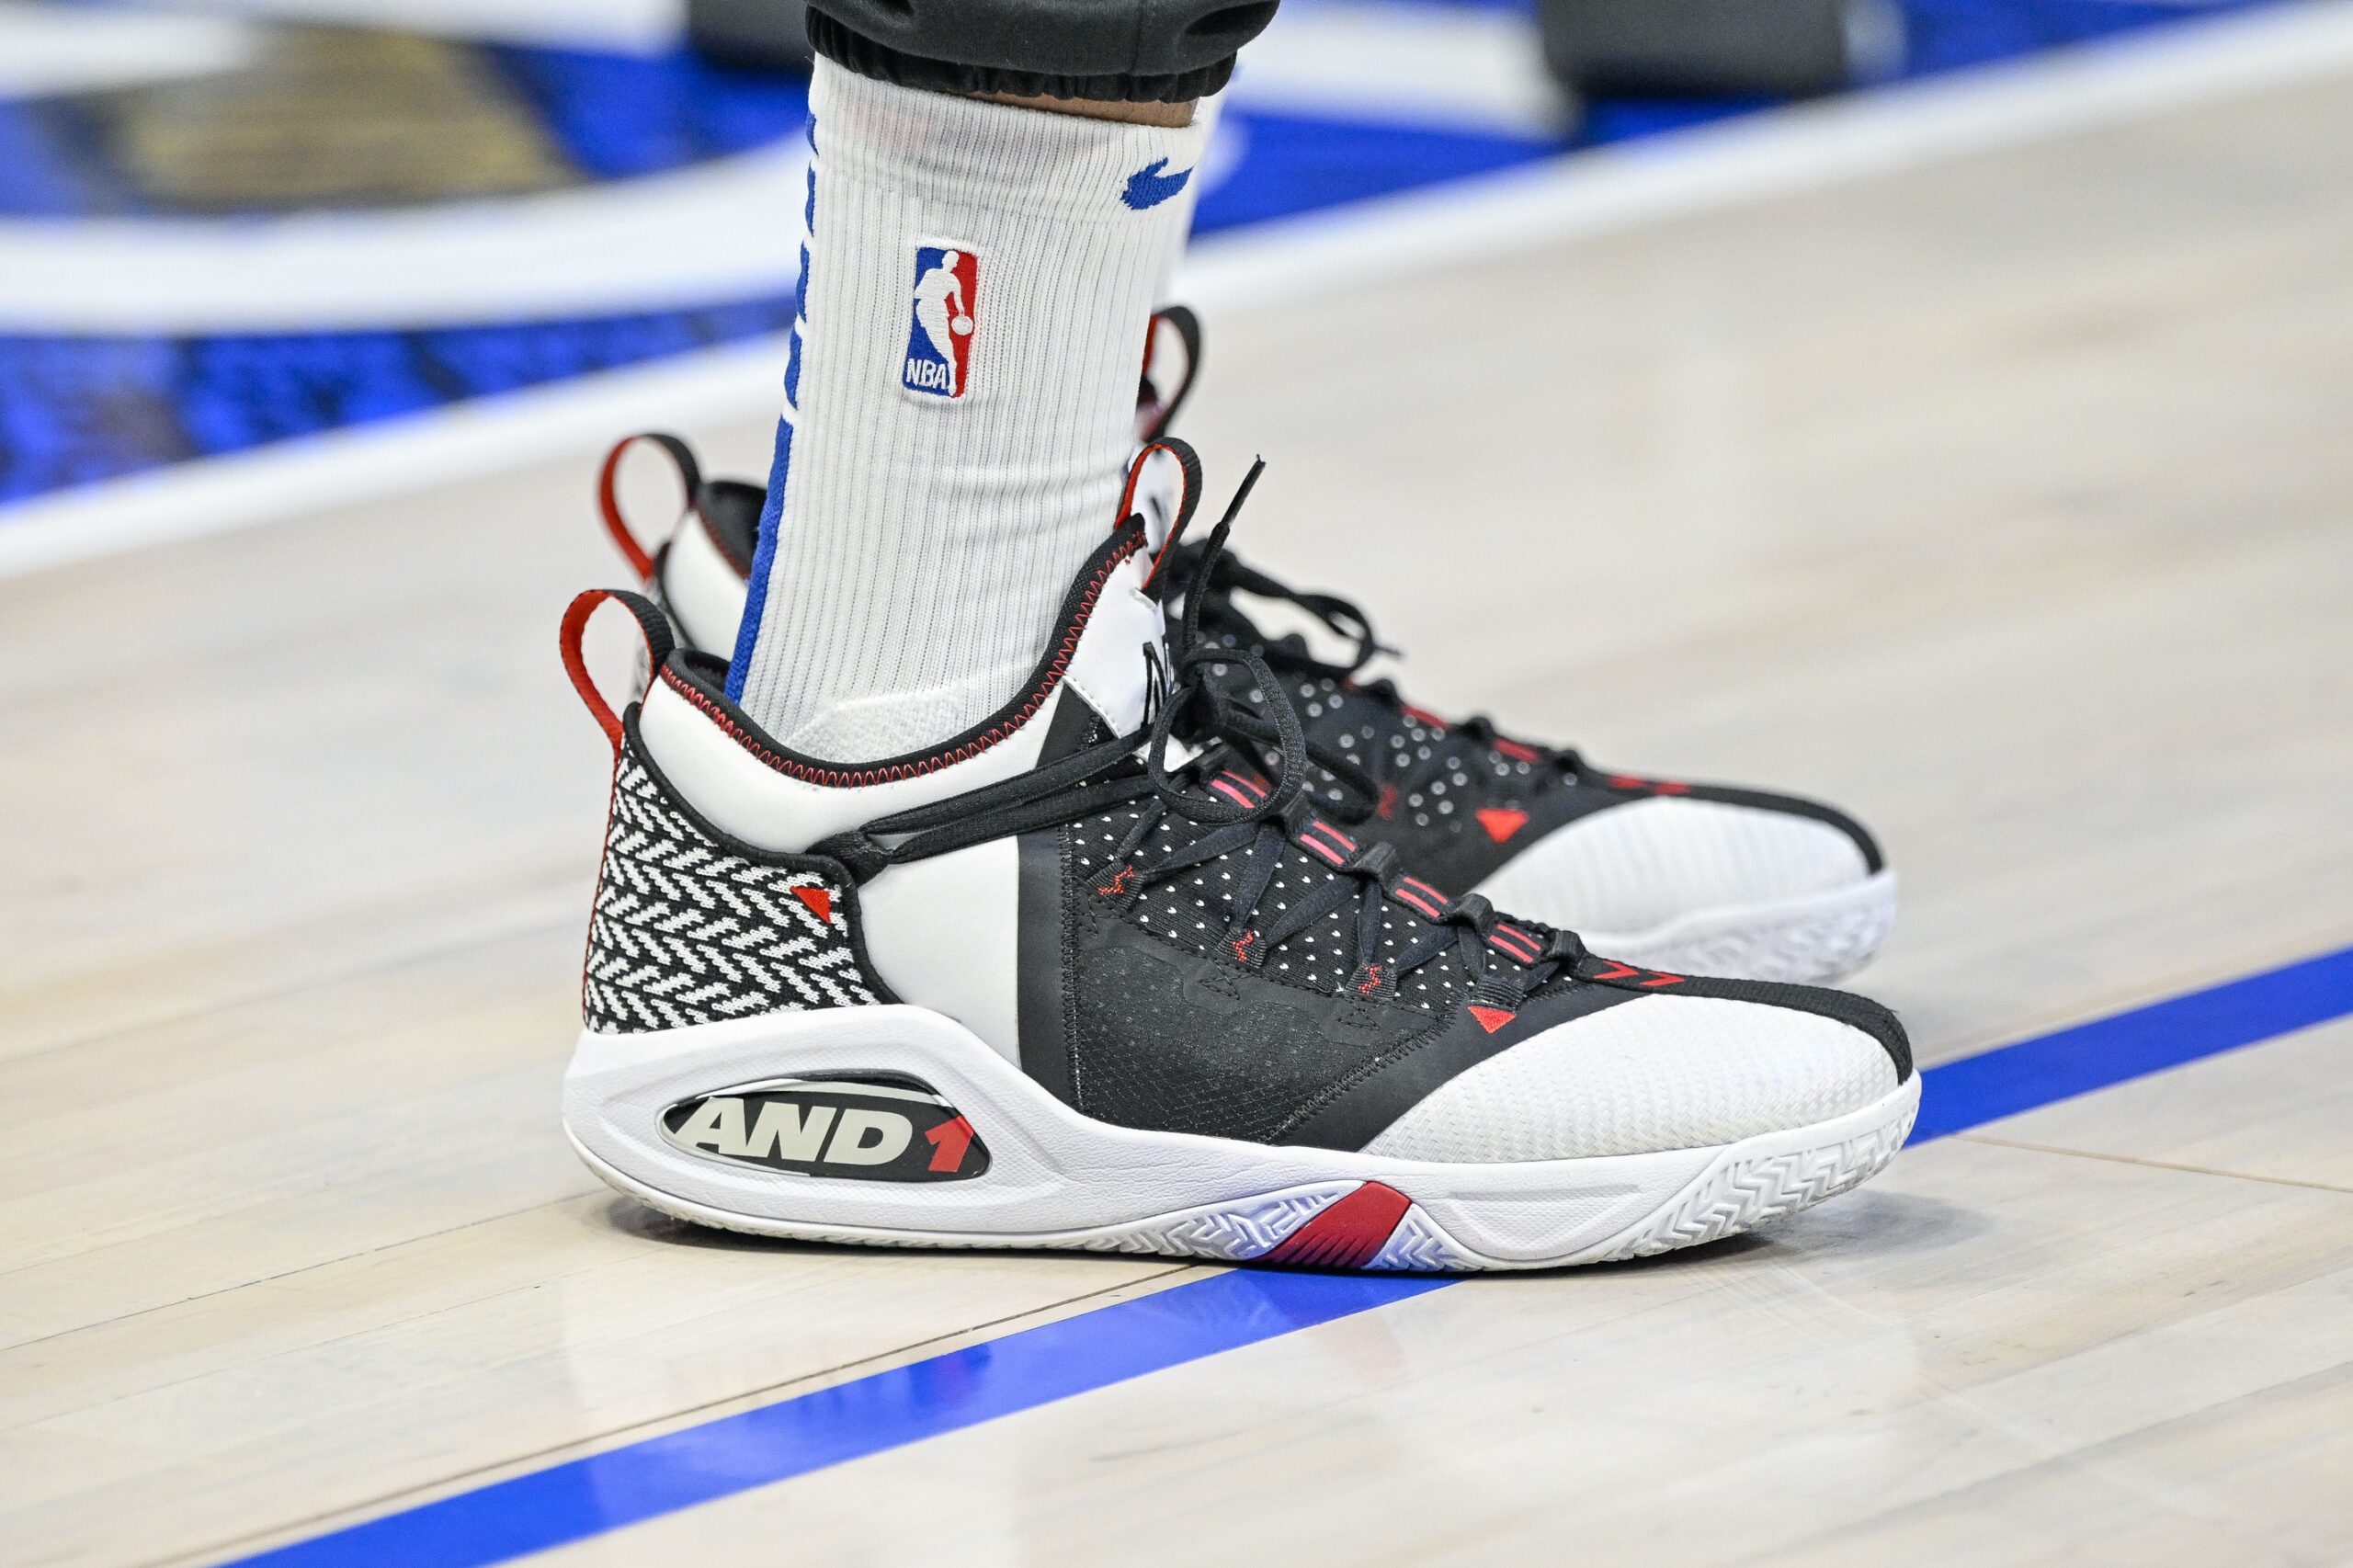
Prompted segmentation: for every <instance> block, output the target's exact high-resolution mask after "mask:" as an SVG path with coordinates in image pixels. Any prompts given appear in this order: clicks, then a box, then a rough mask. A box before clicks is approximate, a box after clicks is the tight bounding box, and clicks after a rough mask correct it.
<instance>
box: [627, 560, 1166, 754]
mask: <svg viewBox="0 0 2353 1568" xmlns="http://www.w3.org/2000/svg"><path fill="white" fill-rule="evenodd" d="M1142 548H1143V540H1142V536H1141V535H1139V536H1138V537H1137V538H1135V539H1133V540H1130V541H1129V542H1128V543H1127V544H1126V545H1125V546H1124V547H1122V548H1121V549H1120V550H1119V551H1116V552H1114V553H1113V554H1112V556H1111V558H1110V559H1109V560H1108V561H1106V562H1104V563H1103V564H1102V565H1101V566H1100V567H1098V568H1097V569H1096V573H1095V575H1094V576H1093V577H1092V578H1091V579H1089V580H1088V582H1087V585H1086V597H1085V598H1084V599H1082V600H1081V601H1080V604H1079V607H1078V614H1077V615H1076V616H1074V617H1073V618H1072V619H1071V623H1070V626H1069V627H1068V628H1067V629H1066V630H1065V631H1063V640H1062V643H1061V645H1060V646H1058V647H1057V648H1055V650H1054V657H1053V662H1052V663H1051V664H1049V665H1047V666H1046V673H1045V674H1044V675H1042V676H1040V677H1039V680H1038V685H1037V687H1035V688H1034V689H1033V690H1032V691H1031V692H1030V693H1029V698H1028V699H1027V700H1025V701H1024V702H1023V703H1022V704H1021V706H1020V707H1019V708H1018V709H1017V710H1015V712H1014V714H1013V716H1012V717H1011V718H1009V719H1006V721H1005V722H1003V723H1001V724H998V725H997V726H996V727H995V728H994V729H992V730H990V731H988V732H987V733H983V734H979V735H975V736H973V737H972V739H971V740H969V741H966V742H965V743H964V744H961V745H960V746H954V747H951V748H950V749H949V750H947V751H942V752H934V753H933V754H932V755H931V756H923V757H916V758H915V759H914V760H913V761H909V762H893V763H891V764H888V765H887V766H885V767H858V768H839V767H815V766H813V765H812V764H810V763H806V762H801V761H797V760H795V759H794V758H792V757H789V756H779V755H778V754H777V753H776V752H774V751H771V750H769V749H768V748H767V746H765V745H762V744H760V743H759V742H758V741H756V740H755V739H754V738H753V737H752V736H751V735H750V734H748V733H745V729H744V727H743V726H742V725H741V724H738V723H737V722H735V721H734V720H733V719H731V718H729V717H728V716H727V712H726V710H724V709H722V708H721V707H720V706H719V705H718V704H717V703H715V702H713V701H712V700H711V699H710V698H709V697H707V696H705V695H704V694H703V693H702V692H700V691H699V690H698V689H696V688H695V687H694V686H693V685H692V684H690V683H689V682H688V681H686V680H684V679H682V678H680V677H679V676H678V674H677V672H676V671H675V670H672V669H671V668H669V667H668V666H667V665H665V666H664V667H663V670H662V683H663V684H664V685H665V686H667V687H669V688H670V689H671V690H673V691H675V692H676V693H677V694H678V695H679V696H681V697H683V698H685V699H687V700H688V701H689V702H691V703H693V704H694V705H695V706H696V707H698V708H699V709H701V710H703V714H704V716H705V717H707V718H709V719H710V722H712V723H714V724H717V725H718V726H719V727H720V728H721V729H722V730H723V731H725V732H726V733H727V735H728V738H729V739H731V740H733V742H734V743H735V744H737V745H739V746H742V747H743V748H744V749H745V751H747V752H750V753H751V754H752V755H753V756H756V757H757V758H759V759H760V761H762V762H763V763H766V764H767V766H768V767H773V768H775V769H776V770H777V771H778V772H779V773H781V774H785V775H787V776H788V777H790V778H799V779H801V780H802V781H804V782H806V783H810V784H822V785H824V786H825V787H827V788H828V789H834V790H858V789H863V788H865V787H866V786H867V785H870V784H889V783H892V782H894V781H895V780H898V779H901V778H922V777H923V776H924V775H925V774H926V773H937V772H938V771H939V770H940V769H941V768H943V767H953V766H955V765H956V764H957V763H960V762H965V761H969V760H970V759H971V758H972V757H975V756H980V755H981V753H983V752H984V751H986V750H988V749H989V747H991V746H993V745H995V744H997V743H998V742H999V741H1002V740H1004V739H1005V738H1006V737H1007V736H1008V735H1011V734H1012V733H1014V732H1015V731H1017V730H1018V729H1020V728H1021V726H1022V725H1024V724H1026V723H1028V722H1029V721H1030V720H1032V719H1034V718H1036V717H1037V716H1038V710H1040V708H1043V707H1044V706H1045V705H1046V699H1048V698H1049V697H1051V696H1052V695H1053V694H1054V687H1058V686H1060V685H1061V684H1062V683H1063V673H1064V672H1065V671H1067V670H1068V669H1069V668H1070V661H1071V658H1072V656H1073V655H1074V654H1075V653H1077V652H1078V640H1079V638H1080V637H1081V636H1082V635H1084V634H1085V632H1086V622H1087V619H1088V618H1089V617H1091V616H1092V615H1093V614H1094V613H1095V601H1096V600H1097V599H1099V598H1101V597H1103V585H1104V584H1106V583H1108V582H1109V581H1110V580H1111V574H1112V573H1114V572H1116V571H1118V570H1119V569H1120V566H1121V565H1123V564H1125V563H1126V562H1127V560H1128V558H1129V557H1131V556H1132V555H1133V554H1135V552H1136V551H1139V550H1141V549H1142Z"/></svg>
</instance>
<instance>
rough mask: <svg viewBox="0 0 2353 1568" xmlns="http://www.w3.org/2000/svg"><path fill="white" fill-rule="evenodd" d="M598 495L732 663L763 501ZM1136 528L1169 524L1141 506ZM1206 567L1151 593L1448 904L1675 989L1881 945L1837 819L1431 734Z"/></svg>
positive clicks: (1826, 965) (1359, 673)
mask: <svg viewBox="0 0 2353 1568" xmlns="http://www.w3.org/2000/svg"><path fill="white" fill-rule="evenodd" d="M638 443H644V444H646V445H648V446H651V447H654V448H655V449H658V450H660V451H662V452H664V453H665V454H666V455H667V456H668V457H669V459H670V460H671V461H672V462H673V463H675V464H676V467H677V470H678V473H679V476H680V478H681V480H682V482H683V483H684V486H685V494H686V496H687V497H688V504H687V506H685V508H684V510H683V512H682V514H681V516H680V517H679V519H678V521H677V523H676V526H675V527H674V528H671V529H670V530H669V531H668V533H667V536H666V537H665V538H663V539H659V540H653V541H651V542H650V543H649V542H648V541H645V540H642V539H641V538H640V536H639V534H638V533H637V532H635V531H632V528H631V524H630V523H629V522H628V521H627V520H626V518H625V517H624V516H623V514H622V511H621V508H620V504H619V501H618V500H617V498H616V491H615V486H614V483H613V479H614V475H615V473H616V472H617V470H618V467H619V464H620V460H621V457H622V455H623V454H624V453H625V452H627V451H628V450H629V449H631V447H632V446H633V445H635V444H638ZM599 489H600V496H601V502H602V508H603V511H604V516H605V518H606V523H607V527H608V529H609V530H610V531H611V533H612V535H613V538H614V539H615V540H616V541H618V542H619V544H620V549H621V551H622V553H623V554H624V555H625V556H626V557H627V558H628V559H629V562H630V564H631V566H632V567H633V568H634V569H635V570H636V572H637V574H638V576H639V578H640V580H641V581H642V583H643V584H644V585H645V588H646V592H647V593H648V594H649V595H651V596H652V597H654V599H655V600H656V601H657V602H659V603H660V604H661V605H662V607H663V608H664V609H665V611H666V612H667V613H668V615H669V617H670V619H671V622H672V624H673V626H674V628H675V629H676V633H677V635H678V637H679V638H680V640H681V641H682V642H684V643H685V644H686V645H687V646H688V647H689V648H693V649H697V650H700V651H704V652H709V653H720V654H722V655H723V654H724V653H728V652H729V651H732V650H733V647H734V645H735V631H736V627H737V624H738V623H739V622H740V620H741V619H742V618H743V613H744V599H745V585H746V583H747V582H748V580H749V577H750V574H751V561H752V554H753V551H754V548H755V544H756V540H757V537H758V531H759V517H760V507H761V502H762V492H761V489H760V487H759V486H758V485H756V484H749V483H744V482H742V481H737V480H725V479H722V480H712V481H706V480H705V479H704V478H703V476H702V474H701V472H700V470H699V466H698V465H697V463H696V460H695V457H694V454H693V453H692V452H691V451H690V450H688V449H687V447H686V446H685V444H684V443H682V442H680V441H678V440H677V439H676V437H670V436H663V435H647V436H635V437H630V438H629V439H628V440H625V441H623V442H622V443H620V445H619V446H617V447H616V448H614V449H613V453H612V455H611V457H610V458H608V460H607V462H606V465H605V472H604V476H603V481H602V483H601V484H600V487H599ZM1145 511H1146V515H1147V517H1155V518H1156V517H1158V516H1162V515H1165V512H1164V511H1163V509H1162V508H1161V507H1160V506H1158V505H1157V504H1156V499H1155V498H1154V497H1153V496H1151V495H1150V494H1147V496H1146V506H1145ZM1200 559H1201V551H1200V550H1199V548H1198V547H1181V548H1180V549H1179V550H1178V551H1176V553H1175V554H1174V555H1173V556H1172V557H1171V558H1170V561H1169V562H1168V569H1167V570H1166V571H1165V572H1164V573H1163V574H1162V576H1161V579H1160V581H1159V582H1158V583H1157V584H1156V585H1155V588H1156V590H1157V591H1159V592H1162V593H1164V594H1168V595H1181V594H1184V593H1186V592H1187V591H1188V590H1197V592H1196V594H1195V597H1199V599H1200V600H1201V614H1200V616H1199V624H1200V625H1201V627H1202V629H1203V631H1204V633H1205V634H1206V635H1208V636H1210V637H1211V638H1212V639H1213V640H1215V641H1216V642H1219V643H1220V644H1222V646H1224V647H1227V648H1231V649H1247V650H1249V651H1251V652H1254V653H1257V654H1258V655H1259V656H1260V657H1261V658H1262V659H1263V660H1264V661H1265V662H1266V664H1267V665H1268V667H1269V668H1270V669H1271V670H1272V671H1273V673H1274V675H1275V677H1276V678H1277V679H1278V680H1279V682H1280V683H1281V685H1282V687H1283V688H1284V690H1285V692H1286V694H1287V695H1288V696H1289V697H1290V699H1292V700H1293V701H1294V702H1295V703H1296V705H1297V706H1298V708H1299V710H1300V713H1301V716H1302V720H1303V722H1304V723H1305V726H1306V732H1307V736H1308V739H1309V741H1310V743H1311V747H1312V750H1313V754H1314V756H1315V758H1316V760H1317V761H1318V762H1320V763H1323V764H1324V765H1325V767H1324V770H1323V771H1324V779H1323V785H1324V788H1323V794H1324V799H1323V801H1322V802H1321V803H1322V805H1323V806H1324V810H1325V811H1326V812H1330V813H1331V814H1334V815H1336V816H1338V817H1340V818H1341V819H1342V820H1343V821H1344V822H1346V823H1347V825H1349V826H1350V827H1352V828H1354V829H1355V830H1357V831H1358V833H1359V834H1360V835H1363V836H1366V837H1369V838H1372V839H1375V840H1377V841H1381V842H1384V843H1389V844H1393V845H1394V846H1397V848H1398V849H1399V850H1400V851H1401V852H1402V853H1403V855H1404V861H1405V863H1406V864H1407V865H1410V866H1411V867H1413V868H1414V869H1415V874H1417V875H1419V876H1421V877H1423V878H1424V879H1426V880H1427V881H1428V882H1429V883H1430V884H1431V885H1433V886H1435V887H1437V888H1438V889H1439V890H1440V891H1441V892H1445V893H1447V894H1449V896H1451V895H1456V894H1462V893H1470V892H1476V893H1479V894H1481V895H1483V896H1484V897H1487V898H1490V899H1493V900H1494V901H1495V902H1496V903H1503V904H1506V905H1508V906H1510V907H1512V908H1516V909H1521V910H1525V911H1527V912H1528V913H1529V914H1531V915H1536V916H1538V917H1539V918H1540V919H1543V920H1545V921H1548V922H1550V923H1552V924H1554V925H1558V926H1567V927H1570V928H1572V929H1575V930H1580V931H1584V932H1586V933H1587V939H1588V940H1589V941H1590V942H1591V943H1592V944H1593V945H1594V947H1595V948H1596V949H1597V950H1600V951H1605V952H1610V953H1614V954H1617V955H1620V956H1621V957H1623V958H1625V959H1626V960H1628V961H1630V962H1639V963H1643V964H1651V965H1655V966H1658V967H1660V968H1664V969H1671V970H1676V971H1692V972H1698V973H1703V974H1724V975H1736V976H1742V977H1745V978H1749V979H1756V980H1782V981H1797V982H1805V983H1825V982H1829V981H1834V980H1837V979H1841V978H1843V977H1844V976H1846V975H1848V974H1851V973H1853V972H1854V971H1856V970H1858V969H1859V968H1861V967H1862V966H1863V965H1864V964H1865V963H1867V962H1869V961H1870V959H1871V958H1872V957H1873V956H1874V955H1876V954H1877V953H1878V952H1879V950H1880V949H1881V947H1882V946H1884V945H1885V943H1886V941H1887V937H1888V934H1889V932H1890V931H1891V929H1892V928H1893V926H1894V923H1895V872H1894V871H1893V869H1890V868H1889V866H1888V864H1887V861H1886V858H1885V856H1884V855H1883V854H1882V853H1881V849H1880V846H1879V845H1878V843H1877V841H1876V840H1874V839H1873V837H1872V836H1871V835H1870V833H1869V832H1867V831H1866V830H1865V829H1864V828H1863V826H1862V824H1859V823H1858V822H1856V821H1855V820H1854V818H1852V817H1850V816H1848V815H1847V813H1845V812H1840V811H1838V810H1836V809H1835V808H1833V807H1830V806H1826V805H1823V804H1821V803H1819V802H1816V801H1809V800H1803V799H1801V798H1799V797H1797V796H1794V795H1784V794H1778V793H1773V792H1769V791H1767V790H1755V789H1745V788H1736V787H1729V786H1724V785H1719V784H1704V783H1691V782H1688V781H1685V780H1681V779H1670V778H1652V777H1648V776H1645V775H1643V774H1640V773H1635V772H1631V771H1627V770H1622V769H1620V768H1616V767H1598V766H1596V765H1594V764H1591V763H1588V762H1587V761H1586V759H1585V758H1584V757H1582V756H1579V755H1578V754H1577V753H1576V752H1574V751H1572V750H1566V749H1557V748H1554V747H1551V746H1546V745H1540V744H1536V743H1534V742H1532V741H1528V740H1523V739H1518V738H1514V737H1513V736H1510V735H1507V734H1506V733H1503V732H1502V731H1501V730H1499V729H1498V728H1497V727H1496V725H1495V723H1494V722H1491V721H1489V720H1486V719H1484V718H1474V719H1467V720H1462V721H1459V722H1449V721H1447V720H1444V719H1441V718H1439V717H1438V716H1437V715H1436V714H1434V713H1431V712H1430V711H1428V710H1426V709H1423V708H1420V707H1417V706H1416V705H1415V704H1414V703H1413V702H1412V701H1411V700H1409V699H1407V698H1406V697H1405V696H1404V695H1403V694H1402V693H1401V692H1400V691H1399V690H1398V688H1397V687H1396V686H1395V684H1394V683H1393V682H1392V681H1391V680H1389V679H1386V678H1381V679H1369V678H1366V674H1365V672H1366V670H1367V667H1368V666H1369V665H1371V664H1372V662H1373V661H1374V660H1375V659H1376V658H1377V657H1379V656H1380V655H1381V654H1382V653H1386V652H1387V650H1385V649H1383V648H1382V647H1381V644H1380V643H1379V642H1378V641H1377V640H1376V639H1375V637H1374V635H1373V631H1372V626H1371V622H1370V619H1369V618H1368V617H1367V616H1366V614H1365V612H1364V611H1363V610H1362V609H1361V608H1358V606H1356V605H1355V604H1353V603H1351V602H1349V601H1348V600H1347V599H1345V598H1342V597H1339V596H1337V595H1335V594H1326V593H1309V592H1302V591H1301V590H1299V589H1296V588H1293V587H1290V586H1289V585H1285V584H1283V583H1281V582H1279V581H1278V580H1276V579H1275V578H1274V577H1272V576H1270V575H1269V574H1266V573H1264V572H1260V571H1256V570H1254V569H1253V568H1251V567H1249V566H1247V565H1245V564H1244V563H1243V562H1241V561H1239V560H1237V559H1236V558H1234V557H1233V556H1232V555H1230V554H1229V555H1225V556H1222V557H1221V559H1220V562H1219V566H1218V569H1217V570H1216V571H1215V572H1212V573H1207V574H1204V573H1203V572H1202V571H1201V570H1200V569H1199V562H1200ZM1249 601H1263V602H1280V603H1282V604H1287V605H1289V606H1290V607H1292V608H1294V609H1296V610H1299V611H1303V612H1305V614H1306V615H1307V616H1309V617H1312V618H1313V619H1314V620H1315V621H1319V622H1321V623H1322V625H1323V626H1324V628H1326V629H1328V630H1329V631H1331V632H1333V633H1335V634H1336V635H1337V637H1338V638H1339V639H1340V640H1341V642H1343V643H1344V644H1345V645H1346V647H1347V650H1348V651H1347V652H1346V653H1341V654H1339V655H1338V656H1336V657H1325V656H1323V655H1321V654H1319V653H1317V652H1316V651H1315V650H1314V649H1313V648H1311V647H1310V645H1309V644H1308V642H1306V641H1305V639H1303V638H1302V637H1301V636H1300V635H1298V634H1297V633H1287V634H1284V635H1280V636H1275V635H1270V634H1268V633H1267V632H1266V631H1261V630H1260V628H1259V627H1258V625H1257V624H1256V622H1255V621H1254V619H1253V618H1252V613H1251V610H1250V609H1249V608H1245V603H1246V602H1249ZM1261 613H1263V612H1261ZM1327 645H1328V644H1327ZM1236 668H1237V669H1238V668H1239V666H1236ZM1227 678H1229V679H1230V678H1234V676H1233V674H1232V673H1231V672H1230V673H1229V675H1228V676H1227ZM1343 780H1349V781H1353V782H1354V783H1355V784H1356V785H1357V786H1358V787H1357V788H1355V789H1349V788H1347V786H1346V784H1344V782H1343Z"/></svg>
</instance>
